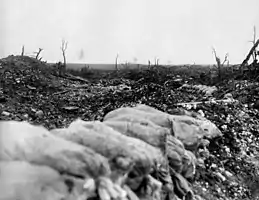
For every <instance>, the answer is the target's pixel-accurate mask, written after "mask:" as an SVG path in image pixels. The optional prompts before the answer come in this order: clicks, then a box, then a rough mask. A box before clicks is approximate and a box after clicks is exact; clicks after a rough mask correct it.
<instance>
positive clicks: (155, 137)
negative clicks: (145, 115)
mask: <svg viewBox="0 0 259 200" xmlns="http://www.w3.org/2000/svg"><path fill="white" fill-rule="evenodd" d="M104 124H106V125H108V126H109V127H111V128H113V129H114V130H116V131H118V132H120V133H122V134H123V135H126V136H129V137H133V138H138V139H140V140H143V141H145V142H146V143H148V144H150V145H152V146H155V147H158V148H160V149H161V150H162V151H163V152H164V151H165V143H166V137H167V135H169V130H168V129H166V128H163V127H159V126H157V127H152V126H144V125H141V124H140V123H137V122H135V123H134V122H133V123H132V122H127V121H109V120H108V121H105V122H104Z"/></svg>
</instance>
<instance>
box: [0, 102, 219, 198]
mask: <svg viewBox="0 0 259 200" xmlns="http://www.w3.org/2000/svg"><path fill="white" fill-rule="evenodd" d="M220 134H221V133H220V131H219V130H218V129H217V128H216V126H215V125H214V124H212V123H211V122H209V121H208V120H206V119H204V118H203V117H201V116H198V115H197V116H193V115H191V114H190V113H188V112H175V115H172V114H167V113H164V112H161V111H159V110H156V109H154V108H151V107H149V106H146V105H137V106H136V107H133V108H131V107H126V108H119V109H117V110H114V111H112V112H110V113H108V114H107V115H106V116H105V117H104V120H103V122H101V121H83V120H80V119H78V120H75V121H74V122H72V123H71V124H70V125H69V126H68V127H66V128H62V129H53V130H50V131H48V130H46V129H45V128H43V127H39V126H33V125H30V124H28V123H26V122H14V121H9V122H0V138H1V142H2V143H3V145H1V147H0V148H1V149H0V170H1V171H3V172H6V173H4V174H1V173H0V183H1V184H0V191H4V192H3V193H2V192H1V194H0V199H16V198H18V197H19V198H20V199H21V200H23V199H24V200H25V199H26V200H27V199H42V200H45V199H50V198H51V197H52V199H57V200H61V199H78V200H83V199H88V198H90V197H94V196H95V197H97V198H98V199H102V200H106V199H107V200H110V199H121V200H127V199H129V200H133V199H134V200H138V199H143V200H144V199H151V200H160V199H161V200H162V199H165V198H166V197H169V198H170V199H173V198H174V199H177V198H180V199H183V198H185V199H195V195H194V194H193V192H192V189H191V185H190V184H189V182H188V181H187V180H188V179H192V178H193V176H194V174H195V170H196V164H197V159H196V156H195V151H196V150H197V148H198V147H199V145H201V144H204V143H205V142H204V141H203V138H204V137H206V138H213V137H215V136H218V135H220ZM18 166H21V168H20V169H19V170H18V169H17V168H18ZM8 170H14V171H15V173H13V174H11V175H8V174H9V173H7V172H8ZM16 177H17V178H16ZM7 179H8V181H7ZM30 190H34V192H33V193H30V192H29V191H30Z"/></svg>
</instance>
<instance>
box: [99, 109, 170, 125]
mask: <svg viewBox="0 0 259 200" xmlns="http://www.w3.org/2000/svg"><path fill="white" fill-rule="evenodd" d="M120 115H135V116H139V117H141V118H144V119H146V120H149V121H151V122H153V123H154V124H156V125H158V126H162V127H165V128H169V129H170V128H171V127H172V124H171V121H170V119H169V114H166V113H163V112H161V113H152V112H146V111H143V110H138V109H135V108H131V107H122V108H118V109H116V110H113V111H111V112H109V113H108V114H106V115H105V117H104V121H107V120H110V119H112V118H116V117H118V116H120Z"/></svg>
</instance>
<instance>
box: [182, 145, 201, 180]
mask: <svg viewBox="0 0 259 200" xmlns="http://www.w3.org/2000/svg"><path fill="white" fill-rule="evenodd" d="M196 163H197V159H196V157H195V155H194V154H193V153H192V152H191V151H188V150H186V151H185V155H184V157H183V169H182V172H181V174H182V176H183V177H184V178H187V179H191V178H193V177H194V175H195V172H196Z"/></svg>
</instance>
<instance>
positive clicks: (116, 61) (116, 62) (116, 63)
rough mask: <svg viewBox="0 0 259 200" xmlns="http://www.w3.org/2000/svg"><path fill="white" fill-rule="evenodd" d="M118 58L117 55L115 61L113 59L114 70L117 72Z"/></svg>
mask: <svg viewBox="0 0 259 200" xmlns="http://www.w3.org/2000/svg"><path fill="white" fill-rule="evenodd" d="M118 58H119V54H117V56H116V59H115V70H116V71H118Z"/></svg>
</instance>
